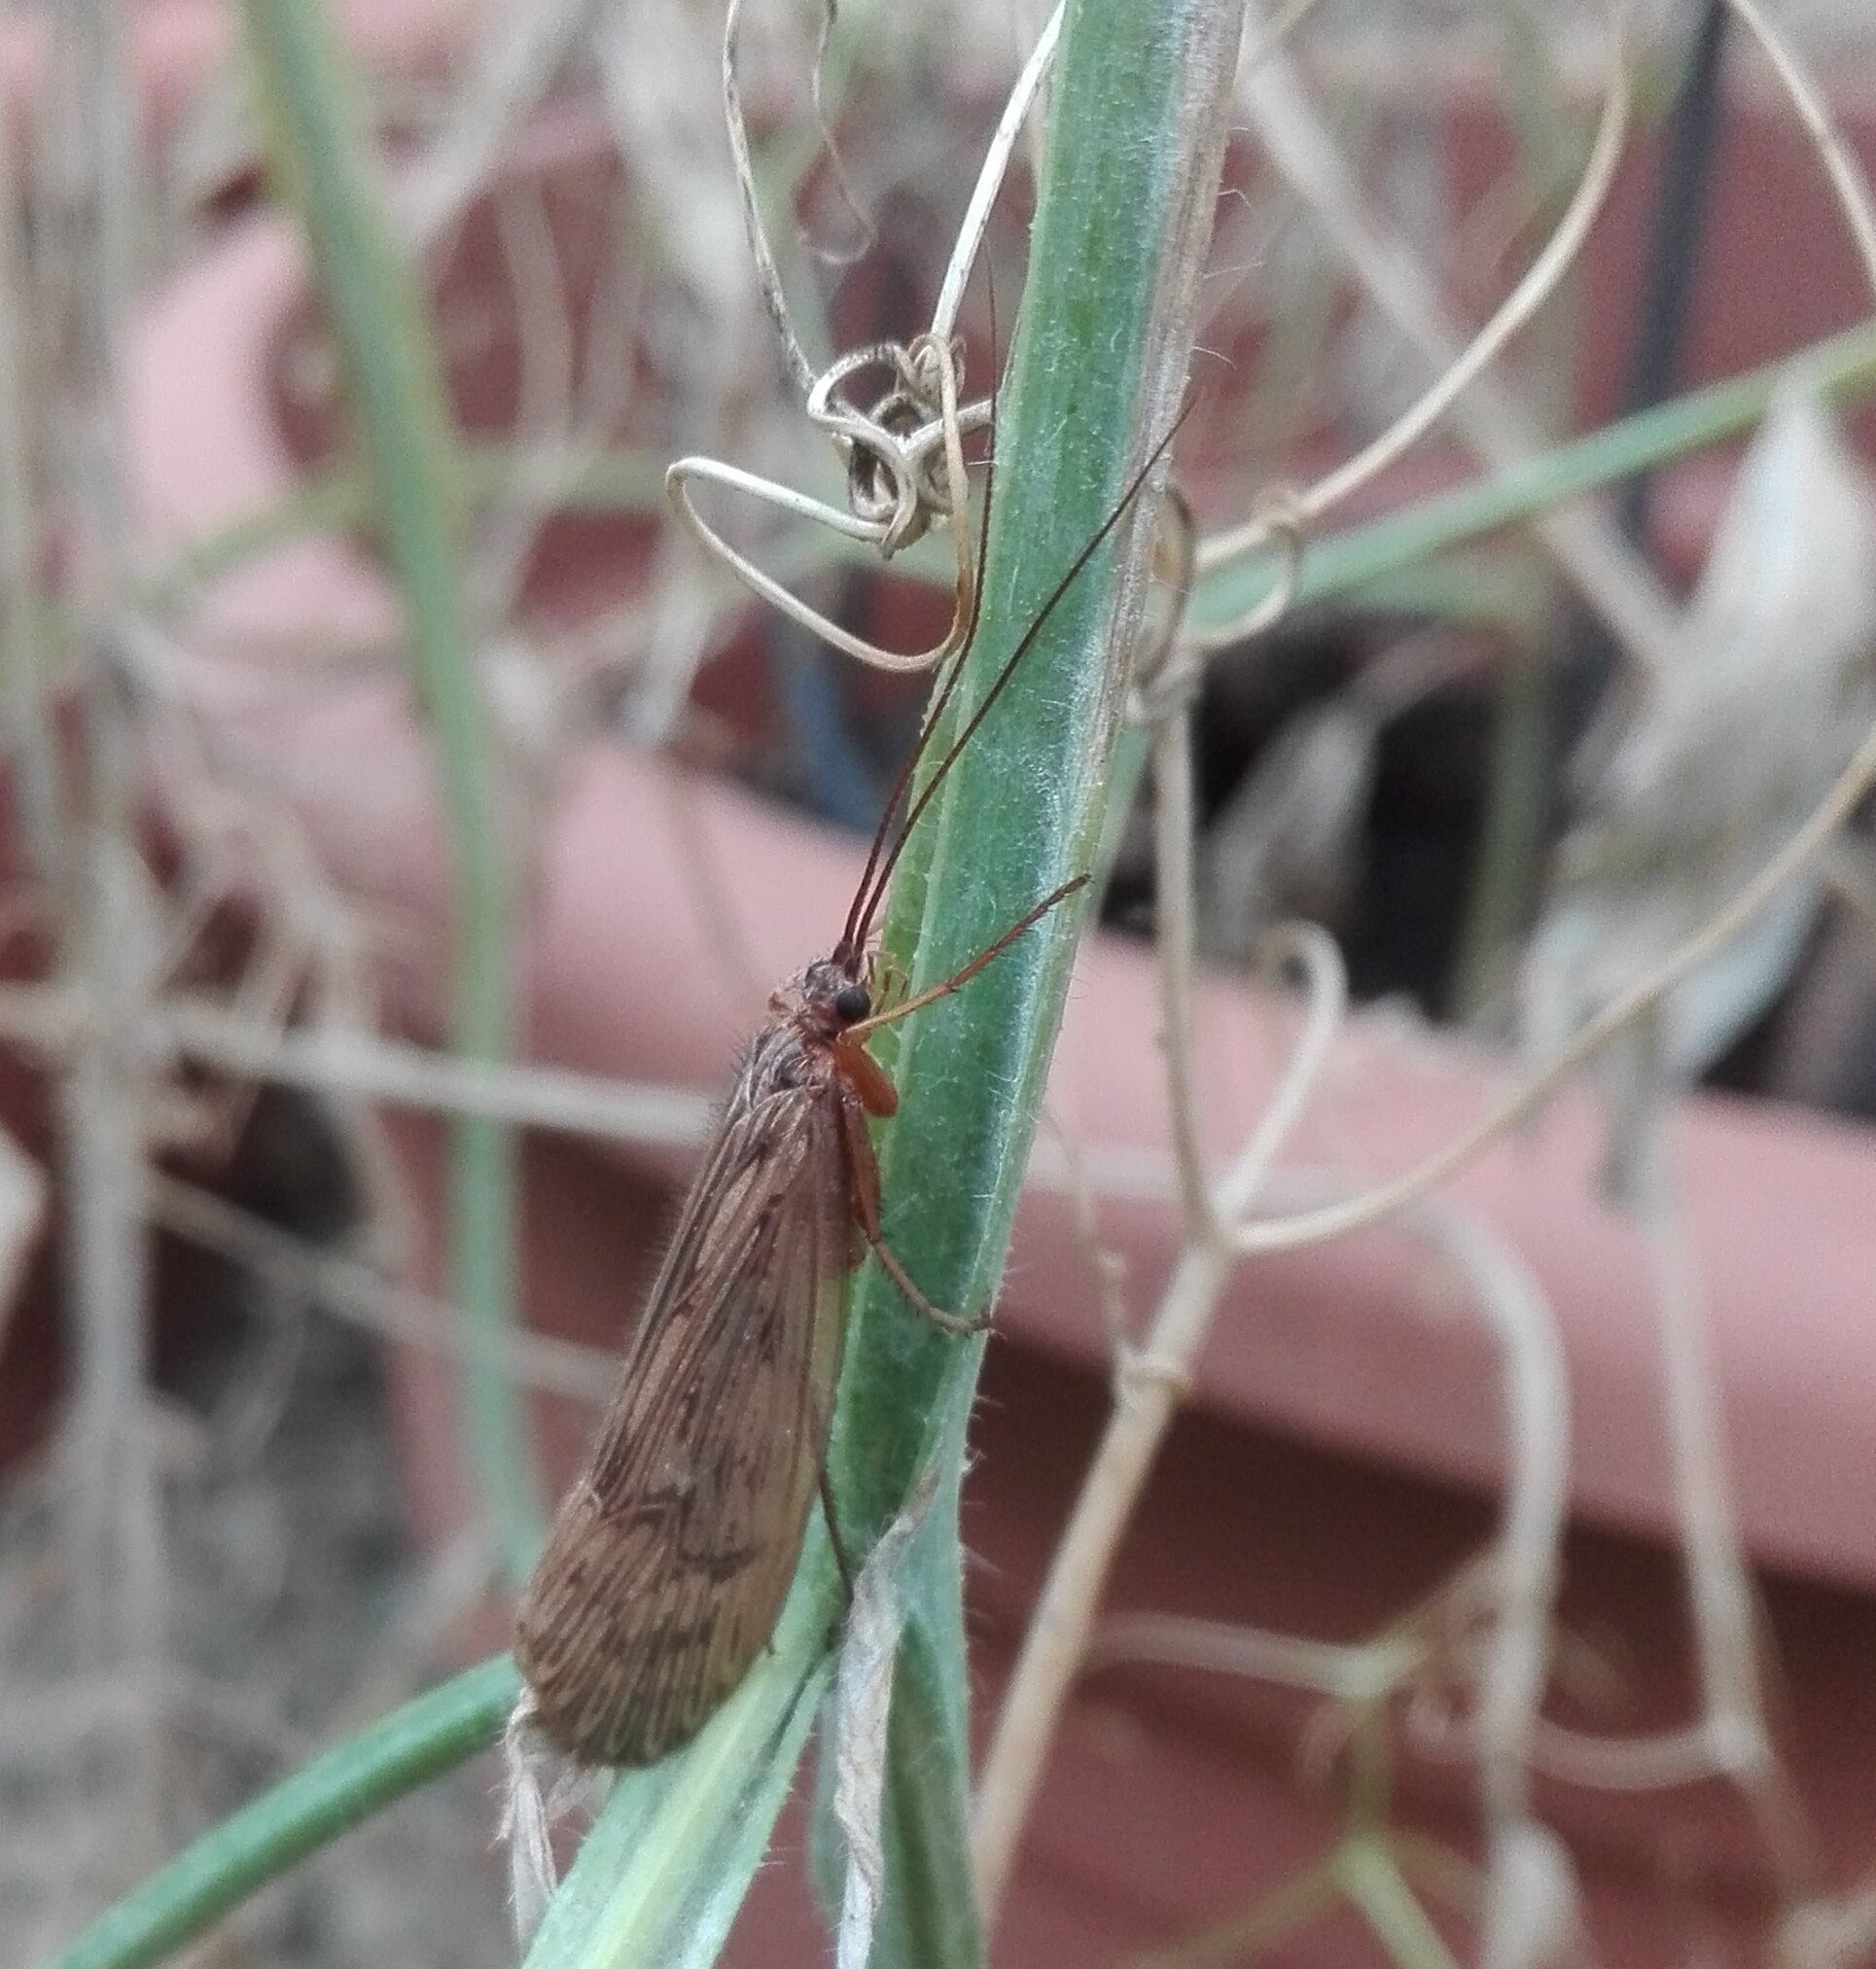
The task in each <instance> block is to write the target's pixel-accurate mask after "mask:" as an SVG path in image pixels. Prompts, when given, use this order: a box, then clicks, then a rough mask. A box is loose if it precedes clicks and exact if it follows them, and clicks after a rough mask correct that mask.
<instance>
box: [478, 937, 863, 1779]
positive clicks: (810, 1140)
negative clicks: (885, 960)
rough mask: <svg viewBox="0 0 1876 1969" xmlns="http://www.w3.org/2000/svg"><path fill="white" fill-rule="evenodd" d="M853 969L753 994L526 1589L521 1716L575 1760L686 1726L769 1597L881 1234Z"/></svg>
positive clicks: (637, 1756)
mask: <svg viewBox="0 0 1876 1969" xmlns="http://www.w3.org/2000/svg"><path fill="white" fill-rule="evenodd" d="M865 969H866V965H865V960H864V958H861V957H859V956H856V955H845V954H838V955H836V956H835V957H833V958H830V959H826V960H824V961H822V962H821V963H818V964H813V965H810V966H809V967H807V968H806V969H805V970H803V971H802V972H800V974H799V975H798V976H796V977H795V978H792V979H791V980H790V981H789V982H788V984H786V985H784V986H783V987H782V988H781V990H779V991H778V992H776V993H775V995H774V997H773V998H772V999H771V1000H770V1002H769V1014H770V1016H769V1022H768V1023H767V1024H766V1025H765V1026H764V1027H763V1028H762V1030H761V1033H760V1034H758V1036H757V1037H756V1039H755V1041H754V1043H753V1044H752V1045H751V1047H750V1049H749V1053H748V1056H747V1058H746V1059H745V1061H744V1063H743V1068H742V1072H741V1073H740V1074H739V1075H738V1077H737V1081H736V1085H735V1089H734V1091H733V1092H732V1093H731V1095H730V1097H729V1102H728V1105H727V1107H726V1108H725V1110H724V1113H723V1116H722V1118H721V1120H720V1121H719V1123H718V1126H717V1131H716V1134H715V1135H714V1137H713V1138H712V1140H711V1143H710V1145H709V1148H708V1149H707V1151H706V1152H705V1155H704V1159H703V1163H702V1166H701V1167H700V1168H699V1170H698V1172H697V1175H696V1177H695V1178H694V1180H693V1181H692V1183H691V1185H690V1194H689V1195H688V1196H687V1198H686V1199H685V1203H684V1207H683V1210H682V1212H681V1213H680V1215H679V1218H678V1225H677V1230H676V1233H675V1235H674V1236H673V1239H672V1243H671V1248H670V1250H669V1251H668V1253H667V1254H666V1256H665V1260H664V1265H663V1269H662V1270H661V1271H660V1272H659V1274H658V1278H657V1282H656V1283H655V1285H654V1286H653V1288H652V1293H651V1297H650V1299H649V1300H648V1301H647V1303H646V1308H645V1312H644V1315H643V1317H642V1318H641V1319H640V1320H639V1323H638V1326H637V1329H636V1330H635V1332H634V1333H633V1335H632V1337H631V1340H630V1342H629V1343H628V1345H627V1348H626V1351H625V1357H624V1360H623V1362H622V1364H621V1367H620V1372H619V1385H618V1388H617V1390H616V1392H615V1393H614V1396H613V1400H612V1404H611V1406H610V1407H609V1409H608V1410H607V1412H606V1416H605V1418H604V1420H603V1421H602V1423H601V1424H600V1427H599V1431H598V1434H597V1437H596V1438H595V1440H594V1442H593V1445H592V1448H591V1450H590V1452H589V1453H588V1456H587V1459H586V1462H585V1466H584V1469H583V1470H582V1472H581V1475H580V1477H579V1479H578V1481H577V1482H576V1483H575V1484H574V1486H573V1488H572V1490H571V1491H570V1492H569V1493H568V1494H567V1495H566V1497H565V1499H564V1500H563V1501H562V1503H561V1505H560V1509H559V1511H558V1513H557V1514H556V1516H555V1518H554V1521H553V1526H552V1529H551V1530H550V1532H549V1537H548V1543H547V1547H546V1549H545V1550H544V1552H543V1553H542V1555H541V1560H540V1563H539V1565H537V1566H536V1567H535V1571H534V1574H533V1577H532V1578H531V1579H530V1580H529V1582H528V1585H527V1588H526V1590H525V1592H524V1593H523V1595H522V1599H521V1604H520V1609H519V1612H518V1614H517V1617H516V1623H515V1635H514V1652H515V1659H516V1661H517V1662H518V1663H519V1665H520V1669H521V1673H522V1675H523V1677H524V1678H525V1679H526V1681H527V1684H528V1687H529V1690H530V1691H531V1693H532V1696H533V1706H534V1720H535V1723H536V1725H537V1727H539V1728H540V1729H541V1730H542V1731H543V1732H544V1733H545V1734H546V1735H547V1737H548V1738H549V1740H551V1741H552V1742H553V1743H555V1744H556V1745H558V1747H559V1748H560V1749H562V1750H564V1751H566V1752H567V1753H568V1754H569V1755H571V1756H572V1757H574V1758H576V1759H577V1760H578V1761H579V1762H581V1763H583V1764H628V1765H636V1764H650V1763H653V1762H655V1761H656V1760H657V1759H658V1758H660V1757H662V1756H664V1755H665V1754H666V1752H668V1751H670V1750H672V1749H674V1748H676V1747H677V1746H678V1745H679V1744H680V1743H683V1742H684V1741H686V1740H688V1739H689V1738H690V1736H692V1735H693V1734H694V1733H695V1732H696V1731H697V1730H698V1729H699V1728H700V1727H701V1726H702V1724H703V1723H704V1721H705V1720H706V1719H707V1718H708V1717H709V1715H710V1714H711V1712H712V1711H713V1710H714V1709H715V1708H716V1707H717V1706H718V1705H719V1704H720V1703H722V1702H723V1700H724V1698H725V1697H726V1696H727V1695H728V1694H729V1692H730V1691H731V1690H732V1689H733V1688H734V1687H735V1686H736V1684H737V1683H738V1682H740V1681H741V1680H742V1678H743V1675H744V1674H745V1672H746V1671H747V1670H748V1669H749V1666H750V1664H751V1663H752V1662H753V1661H754V1660H755V1658H756V1656H757V1654H758V1653H759V1652H760V1651H761V1648H762V1647H763V1646H764V1645H765V1644H766V1642H767V1640H768V1637H769V1635H770V1634H771V1633H772V1632H773V1631H774V1627H775V1622H776V1619H777V1617H778V1616H779V1614H780V1612H781V1607H782V1601H783V1600H784V1598H785V1597H786V1595H787V1592H788V1587H789V1581H790V1579H791V1578H792V1576H793V1574H794V1571H795V1565H796V1559H797V1557H798V1556H799V1553H800V1549H801V1540H802V1538H803V1536H804V1534H805V1531H806V1527H807V1514H808V1510H809V1507H810V1505H811V1503H812V1501H813V1497H814V1493H815V1489H816V1486H817V1484H818V1481H819V1473H820V1468H821V1461H822V1458H823V1455H824V1453H825V1450H826V1445H827V1434H828V1425H829V1422H830V1419H831V1417H832V1409H833V1391H834V1382H835V1380H836V1378H837V1376H838V1374H839V1368H840V1349H841V1340H842V1334H843V1318H844V1316H843V1304H844V1287H845V1279H846V1274H847V1272H848V1271H849V1270H850V1269H851V1268H852V1267H853V1265H854V1264H855V1263H856V1262H857V1261H858V1259H859V1258H860V1256H861V1254H862V1253H863V1252H864V1250H865V1248H866V1246H867V1240H868V1237H869V1236H876V1235H877V1223H878V1187H879V1178H878V1172H877V1168H876V1166H875V1164H874V1161H873V1155H872V1148H871V1143H870V1141H869V1138H868V1136H867V1114H868V1113H869V1112H871V1113H889V1112H891V1111H892V1109H893V1108H894V1107H895V1106H896V1105H897V1096H896V1095H895V1093H894V1089H893V1086H892V1082H891V1081H890V1080H889V1079H888V1078H887V1077H886V1075H885V1073H884V1072H883V1071H882V1070H881V1069H880V1067H879V1066H878V1064H877V1063H876V1062H875V1061H874V1060H873V1059H872V1058H871V1057H870V1055H868V1054H867V1051H866V1050H865V1047H864V1045H863V1043H862V1041H861V1039H860V1038H859V1037H853V1036H851V1035H850V1030H849V1029H850V1028H852V1027H853V1026H855V1025H858V1024H859V1023H860V1022H861V1021H863V1020H865V1019H866V1018H867V1014H868V1012H869V1011H870V1009H871V1000H870V994H869V992H868V991H867V985H866V982H865V975H864V974H865Z"/></svg>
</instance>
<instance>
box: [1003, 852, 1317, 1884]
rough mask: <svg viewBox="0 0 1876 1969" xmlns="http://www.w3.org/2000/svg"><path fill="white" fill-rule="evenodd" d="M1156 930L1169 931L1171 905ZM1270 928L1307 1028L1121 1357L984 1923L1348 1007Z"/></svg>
mask: <svg viewBox="0 0 1876 1969" xmlns="http://www.w3.org/2000/svg"><path fill="white" fill-rule="evenodd" d="M1163 894H1164V892H1163V891H1162V895H1163ZM1162 907H1163V905H1162ZM1172 921H1173V922H1174V923H1175V924H1177V923H1180V922H1182V921H1184V922H1185V925H1186V930H1187V932H1189V928H1190V925H1189V918H1184V919H1182V918H1180V917H1179V916H1178V915H1177V914H1175V916H1174V918H1173V919H1172ZM1161 933H1162V934H1165V933H1167V923H1166V920H1165V919H1164V918H1162V926H1161ZM1276 940H1277V941H1278V942H1279V944H1288V946H1289V950H1288V954H1289V956H1290V957H1291V958H1292V961H1294V962H1296V963H1298V964H1299V965H1300V966H1301V967H1302V969H1303V972H1304V976H1305V980H1306V986H1307V994H1308V997H1307V1004H1308V1010H1307V1014H1306V1017H1305V1022H1304V1027H1303V1032H1302V1035H1301V1037H1300V1038H1299V1039H1298V1041H1297V1043H1296V1046H1295V1049H1294V1052H1293V1053H1292V1058H1291V1062H1290V1065H1289V1068H1288V1069H1287V1071H1286V1072H1285V1074H1284V1077H1283V1080H1282V1082H1281V1083H1280V1085H1279V1087H1278V1089H1277V1091H1276V1093H1275V1095H1274V1096H1273V1098H1272V1100H1271V1103H1270V1106H1269V1108H1268V1109H1267V1110H1266V1111H1265V1113H1264V1115H1263V1116H1262V1117H1261V1118H1260V1120H1259V1121H1258V1124H1257V1127H1256V1129H1255V1130H1254V1131H1253V1133H1252V1136H1251V1139H1250V1141H1249V1142H1248V1143H1247V1144H1246V1146H1245V1148H1244V1150H1243V1151H1242V1153H1241V1154H1240V1155H1239V1157H1238V1158H1237V1160H1236V1161H1235V1162H1234V1163H1233V1164H1232V1166H1231V1168H1230V1169H1229V1170H1228V1171H1227V1172H1226V1174H1225V1175H1224V1177H1223V1178H1222V1179H1221V1181H1220V1183H1219V1186H1218V1190H1217V1193H1216V1203H1215V1205H1214V1209H1215V1210H1216V1213H1217V1215H1218V1217H1219V1219H1221V1233H1220V1234H1217V1235H1208V1236H1198V1237H1188V1241H1187V1244H1186V1250H1185V1252H1184V1253H1183V1255H1182V1256H1181V1259H1180V1261H1179V1264H1178V1267H1177V1268H1176V1270H1175V1271H1174V1274H1173V1278H1172V1280H1171V1282H1170V1283H1169V1284H1168V1285H1167V1288H1166V1292H1165V1295H1164V1297H1163V1298H1162V1299H1161V1301H1160V1305H1159V1309H1158V1312H1157V1314H1156V1315H1155V1317H1154V1319H1153V1322H1152V1325H1151V1327H1150V1331H1149V1333H1148V1335H1147V1338H1146V1340H1145V1342H1144V1344H1142V1345H1141V1346H1140V1347H1139V1348H1138V1349H1137V1350H1135V1349H1126V1350H1123V1351H1122V1353H1121V1354H1120V1356H1119V1358H1118V1359H1117V1361H1116V1363H1115V1407H1114V1412H1113V1414H1112V1416H1111V1417H1110V1418H1109V1422H1108V1426H1107V1429H1106V1431H1105V1433H1104V1434H1103V1436H1102V1440H1101V1443H1100V1446H1099V1447H1098V1448H1097V1450H1096V1452H1095V1456H1094V1460H1093V1462H1092V1463H1091V1464H1090V1465H1089V1468H1088V1473H1087V1476H1086V1478H1085V1479H1084V1480H1083V1483H1082V1486H1081V1489H1080V1494H1078V1495H1077V1498H1076V1501H1075V1508H1074V1511H1073V1513H1072V1514H1071V1517H1070V1520H1069V1524H1068V1528H1067V1529H1066V1530H1065V1531H1064V1532H1063V1535H1062V1538H1061V1540H1060V1542H1059V1543H1058V1544H1057V1546H1056V1548H1055V1551H1054V1554H1053V1556H1052V1557H1051V1559H1050V1562H1049V1568H1048V1573H1047V1577H1046V1578H1045V1579H1044V1585H1043V1590H1042V1593H1041V1596H1040V1597H1039V1599H1038V1600H1037V1603H1036V1610H1035V1612H1034V1614H1033V1615H1032V1616H1031V1620H1030V1625H1029V1630H1028V1632H1027V1634H1026V1635H1024V1637H1023V1645H1022V1649H1021V1651H1020V1653H1019V1654H1018V1656H1017V1660H1016V1667H1015V1671H1014V1673H1013V1674H1012V1676H1011V1678H1010V1683H1009V1690H1008V1692H1007V1694H1006V1697H1005V1701H1004V1706H1003V1709H1002V1711H1001V1712H1000V1713H999V1715H998V1717H997V1722H996V1726H995V1729H994V1731H993V1733H992V1736H991V1740H990V1749H989V1752H988V1754H987V1756H986V1757H985V1759H984V1766H983V1772H982V1776H981V1777H980V1778H979V1781H978V1786H977V1794H976V1798H975V1801H974V1804H973V1814H972V1825H971V1846H972V1868H973V1875H974V1878H975V1880H976V1884H977V1895H978V1899H979V1902H980V1903H981V1905H982V1907H983V1910H984V1917H985V1920H986V1923H989V1922H993V1921H994V1919H995V1916H996V1912H997V1909H998V1908H999V1906H1000V1905H1001V1903H1002V1900H1003V1896H1004V1892H1005V1889H1006V1888H1007V1886H1008V1884H1009V1874H1010V1870H1011V1868H1012V1867H1013V1865H1014V1862H1015V1854H1016V1846H1017V1842H1018V1840H1019V1839H1020V1837H1021V1833H1022V1827H1023V1822H1024V1820H1025V1819H1026V1817H1027V1816H1028V1812H1029V1808H1030V1805H1031V1803H1032V1801H1033V1799H1034V1797H1035V1793H1036V1787H1037V1786H1038V1784H1039V1783H1040V1782H1041V1778H1042V1767H1043V1763H1044V1758H1045V1757H1046V1754H1047V1747H1048V1742H1049V1739H1050V1738H1051V1737H1052V1735H1053V1734H1054V1729H1055V1724H1056V1720H1057V1718H1058V1716H1059V1715H1060V1712H1061V1706H1062V1704H1063V1702H1064V1700H1065V1699H1066V1697H1067V1694H1068V1690H1069V1687H1070V1685H1071V1683H1072V1682H1073V1681H1074V1679H1075V1676H1076V1673H1077V1672H1078V1670H1079V1669H1080V1663H1081V1658H1082V1654H1083V1651H1084V1649H1085V1647H1086V1644H1087V1636H1088V1633H1089V1629H1090V1626H1091V1623H1092V1621H1093V1617H1094V1610H1095V1606H1096V1604H1097V1603H1098V1600H1099V1598H1100V1593H1101V1588H1102V1584H1103V1582H1104V1581H1105V1580H1106V1578H1107V1574H1108V1569H1109V1567H1110V1565H1112V1563H1113V1558H1114V1553H1115V1547H1116V1546H1117V1545H1118V1543H1119V1539H1120V1536H1121V1533H1122V1532H1123V1531H1124V1529H1125V1528H1126V1525H1127V1521H1128V1519H1129V1518H1130V1516H1131V1514H1132V1511H1133V1507H1134V1504H1135V1502H1136V1500H1137V1499H1138V1497H1139V1495H1140V1492H1141V1488H1142V1486H1143V1485H1144V1484H1145V1482H1146V1480H1147V1476H1148V1473H1149V1471H1150V1468H1151V1464H1152V1459H1153V1457H1154V1455H1155V1453H1156V1452H1157V1450H1158V1447H1159V1444H1160V1441H1161V1439H1162V1438H1163V1437H1164V1435H1165V1431H1166V1428H1167V1425H1168V1424H1169V1423H1170V1422H1171V1420H1172V1416H1173V1413H1174V1410H1175V1409H1176V1407H1177V1405H1178V1402H1179V1399H1180V1396H1181V1393H1182V1392H1183V1389H1184V1387H1185V1385H1186V1377H1187V1376H1188V1374H1189V1372H1190V1369H1191V1365H1192V1362H1193V1360H1194V1359H1195V1357H1196V1355H1197V1353H1198V1349H1199V1347H1200V1345H1201V1344H1202V1342H1203V1340H1204V1337H1205V1333H1206V1330H1207V1328H1208V1327H1209V1325H1210V1323H1211V1320H1212V1318H1213V1315H1214V1313H1215V1312H1216V1310H1217V1306H1218V1302H1219V1298H1220V1296H1221V1293H1222V1291H1223V1289H1224V1285H1225V1283H1226V1281H1227V1280H1228V1279H1229V1277H1230V1274H1231V1271H1232V1269H1233V1266H1234V1264H1235V1262H1236V1260H1235V1256H1234V1254H1233V1252H1232V1249H1231V1247H1230V1243H1229V1240H1228V1237H1226V1236H1225V1235H1223V1234H1222V1227H1223V1226H1226V1225H1228V1224H1229V1223H1230V1222H1231V1221H1232V1219H1234V1218H1235V1217H1236V1216H1237V1215H1238V1214H1239V1213H1241V1212H1242V1211H1243V1210H1245V1209H1246V1208H1247V1207H1248V1206H1249V1204H1250V1202H1251V1200H1252V1199H1253V1197H1254V1196H1255V1195H1256V1194H1257V1189H1258V1187H1259V1186H1260V1185H1261V1183H1262V1181H1263V1179H1264V1177H1265V1176H1266V1174H1267V1173H1268V1171H1269V1168H1270V1165H1271V1163H1272V1161H1273V1160H1274V1159H1275V1157H1276V1156H1277V1154H1278V1153H1279V1152H1280V1150H1281V1148H1282V1146H1283V1143H1284V1141H1285V1139H1286V1137H1287V1136H1288V1134H1289V1132H1290V1130H1291V1129H1292V1127H1293V1126H1294V1125H1295V1122H1296V1120H1297V1118H1298V1117H1299V1115H1300V1112H1301V1108H1302V1106H1303V1104H1304V1102H1305V1101H1306V1100H1307V1098H1308V1094H1309V1090H1310V1089H1311V1087H1312V1086H1313V1085H1314V1082H1315V1079H1316V1075H1317V1074H1318V1073H1319V1072H1320V1071H1321V1069H1322V1066H1323V1063H1324V1061H1325V1059H1326V1057H1327V1050H1328V1044H1329V1041H1330V1039H1331V1038H1332V1037H1333V1036H1334V1033H1335V1031H1336V1029H1337V1027H1338V1026H1339V1024H1340V1021H1341V1017H1342V1010H1343V1004H1344V995H1345V986H1344V982H1343V977H1342V967H1341V960H1340V957H1339V956H1338V954H1337V953H1336V950H1335V946H1334V943H1333V941H1332V939H1330V938H1329V937H1328V936H1327V935H1326V934H1325V933H1324V932H1321V931H1317V930H1311V929H1307V928H1303V927H1291V928H1287V929H1286V930H1284V931H1283V932H1279V933H1278V935H1277V938H1276ZM1187 964H1188V965H1189V959H1188V960H1187ZM1177 970H1178V967H1175V974H1177ZM1171 1025H1172V1021H1171V1020H1170V1019H1169V1029H1170V1027H1171ZM1208 1220H1209V1213H1208Z"/></svg>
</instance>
